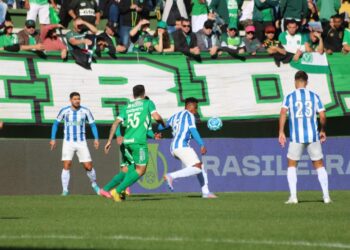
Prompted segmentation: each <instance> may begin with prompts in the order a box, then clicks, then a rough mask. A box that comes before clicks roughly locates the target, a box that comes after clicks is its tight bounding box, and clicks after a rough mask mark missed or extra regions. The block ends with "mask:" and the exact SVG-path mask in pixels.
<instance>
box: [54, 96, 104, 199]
mask: <svg viewBox="0 0 350 250" xmlns="http://www.w3.org/2000/svg"><path fill="white" fill-rule="evenodd" d="M70 102H71V105H70V106H67V107H65V108H62V109H61V110H60V112H59V113H58V116H57V119H56V120H55V122H54V124H53V126H52V132H51V141H50V146H51V150H53V149H54V148H55V147H56V133H57V130H58V126H59V123H60V122H61V121H62V120H63V121H64V140H63V147H62V161H63V170H62V175H61V181H62V189H63V191H62V195H63V196H66V195H68V193H69V192H68V185H69V179H70V168H71V166H72V159H73V156H74V154H75V153H77V156H78V159H79V162H80V163H82V164H83V166H84V168H85V170H86V173H87V176H88V177H89V179H90V181H91V186H92V188H93V189H94V191H95V192H96V193H97V194H99V187H98V186H97V184H96V172H95V169H94V168H93V167H92V160H91V156H90V152H89V149H88V146H87V142H86V137H85V123H86V122H88V123H89V124H90V127H91V130H92V133H93V135H94V138H95V141H94V147H95V149H98V147H99V140H98V131H97V127H96V123H95V120H94V117H93V116H92V114H91V111H90V110H89V109H87V108H86V107H83V106H80V94H79V93H78V92H73V93H71V94H70Z"/></svg>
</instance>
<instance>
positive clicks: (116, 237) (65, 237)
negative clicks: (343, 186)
mask: <svg viewBox="0 0 350 250" xmlns="http://www.w3.org/2000/svg"><path fill="white" fill-rule="evenodd" d="M21 239H23V240H27V239H28V240H42V239H52V240H120V241H122V240H126V241H155V242H206V243H212V244H222V243H224V244H229V245H270V246H296V247H313V248H320V247H322V248H330V249H350V244H346V243H340V242H333V243H331V242H309V241H275V240H253V239H242V240H239V239H237V240H236V239H212V238H204V239H198V240H195V239H191V238H183V237H167V238H161V237H143V236H128V235H112V236H101V237H93V236H92V237H90V236H79V235H0V240H21Z"/></svg>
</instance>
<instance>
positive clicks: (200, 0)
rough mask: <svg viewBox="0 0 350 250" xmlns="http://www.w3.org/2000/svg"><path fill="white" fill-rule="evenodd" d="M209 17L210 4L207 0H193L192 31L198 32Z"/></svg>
mask: <svg viewBox="0 0 350 250" xmlns="http://www.w3.org/2000/svg"><path fill="white" fill-rule="evenodd" d="M207 19H208V4H207V1H206V0H192V12H191V23H192V31H193V32H194V33H196V32H197V31H199V30H201V29H202V28H203V25H204V22H205V21H206V20H207Z"/></svg>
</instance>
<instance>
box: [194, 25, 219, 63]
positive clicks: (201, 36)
mask: <svg viewBox="0 0 350 250" xmlns="http://www.w3.org/2000/svg"><path fill="white" fill-rule="evenodd" d="M213 26H214V22H213V21H211V20H207V21H205V22H204V25H203V28H202V29H201V30H199V31H198V32H197V33H196V36H197V44H198V47H199V49H200V51H206V52H209V54H210V56H211V57H216V56H218V54H219V47H220V40H219V38H218V37H217V36H216V34H215V33H214V32H213Z"/></svg>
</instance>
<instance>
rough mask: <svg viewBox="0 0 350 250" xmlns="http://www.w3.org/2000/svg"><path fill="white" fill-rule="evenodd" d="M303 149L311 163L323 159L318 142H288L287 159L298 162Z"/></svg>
mask: <svg viewBox="0 0 350 250" xmlns="http://www.w3.org/2000/svg"><path fill="white" fill-rule="evenodd" d="M305 148H306V150H307V153H308V154H309V156H310V159H311V160H312V161H318V160H321V159H323V153H322V147H321V142H319V141H317V142H312V143H296V142H290V143H289V147H288V154H287V157H288V159H291V160H294V161H299V160H300V159H301V156H302V154H303V152H304V149H305Z"/></svg>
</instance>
